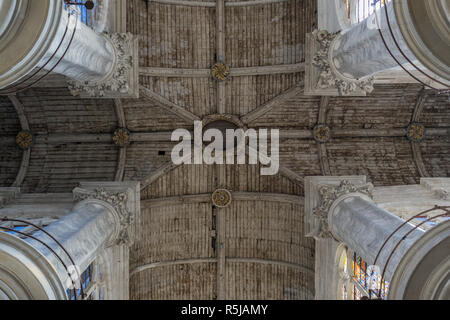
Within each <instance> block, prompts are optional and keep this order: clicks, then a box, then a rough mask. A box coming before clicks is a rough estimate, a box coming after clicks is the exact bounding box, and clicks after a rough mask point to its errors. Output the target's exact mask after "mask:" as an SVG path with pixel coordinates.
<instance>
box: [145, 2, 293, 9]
mask: <svg viewBox="0 0 450 320" xmlns="http://www.w3.org/2000/svg"><path fill="white" fill-rule="evenodd" d="M150 1H151V2H154V3H160V4H167V5H176V6H189V7H207V8H214V7H215V6H216V2H212V1H205V2H201V1H194V0H191V1H187V0H150ZM288 1H289V0H250V1H238V2H231V1H226V2H225V6H226V7H247V6H258V5H268V4H272V3H280V2H288Z"/></svg>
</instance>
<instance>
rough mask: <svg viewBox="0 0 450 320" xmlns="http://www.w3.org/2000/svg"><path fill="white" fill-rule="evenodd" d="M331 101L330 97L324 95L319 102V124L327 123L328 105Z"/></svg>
mask: <svg viewBox="0 0 450 320" xmlns="http://www.w3.org/2000/svg"><path fill="white" fill-rule="evenodd" d="M329 103H330V97H328V96H324V97H321V98H320V104H319V122H318V123H319V124H326V123H327V113H328V105H329Z"/></svg>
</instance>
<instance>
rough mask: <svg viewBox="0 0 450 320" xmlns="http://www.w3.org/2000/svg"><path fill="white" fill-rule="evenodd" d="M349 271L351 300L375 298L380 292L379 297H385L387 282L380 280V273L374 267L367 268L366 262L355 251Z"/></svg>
mask: <svg viewBox="0 0 450 320" xmlns="http://www.w3.org/2000/svg"><path fill="white" fill-rule="evenodd" d="M351 273H352V277H351V280H352V299H353V300H361V299H362V298H363V297H368V298H371V299H375V298H377V297H378V294H379V293H380V292H381V295H380V297H381V299H386V298H387V293H388V290H389V282H387V281H383V282H381V274H380V273H379V272H378V271H377V270H376V269H369V265H368V264H367V262H365V261H364V259H363V258H361V257H360V256H359V255H358V254H356V253H353V256H352V265H351Z"/></svg>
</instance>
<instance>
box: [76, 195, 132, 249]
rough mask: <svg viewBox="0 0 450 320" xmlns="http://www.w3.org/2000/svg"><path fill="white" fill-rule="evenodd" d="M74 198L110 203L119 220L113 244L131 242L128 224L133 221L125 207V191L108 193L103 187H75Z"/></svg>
mask: <svg viewBox="0 0 450 320" xmlns="http://www.w3.org/2000/svg"><path fill="white" fill-rule="evenodd" d="M74 199H75V201H83V200H88V199H96V200H100V201H104V202H106V203H108V204H110V205H111V206H112V207H113V208H114V209H115V213H114V214H116V213H117V216H116V218H117V220H118V222H119V234H118V236H117V238H116V240H115V244H117V245H121V244H127V245H129V244H130V243H131V240H130V239H131V235H130V226H131V224H133V223H134V216H133V214H131V213H130V212H129V211H128V209H127V205H126V204H127V201H128V195H127V194H126V193H124V192H120V193H117V194H110V193H108V192H106V191H105V189H103V188H98V189H95V191H93V192H91V191H87V190H84V189H80V188H76V189H75V190H74Z"/></svg>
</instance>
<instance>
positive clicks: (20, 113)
mask: <svg viewBox="0 0 450 320" xmlns="http://www.w3.org/2000/svg"><path fill="white" fill-rule="evenodd" d="M8 98H9V100H10V101H11V103H12V104H13V106H14V109H15V110H16V112H17V116H18V117H19V121H20V126H21V128H22V130H26V131H29V130H30V126H29V124H28V119H27V117H26V116H25V110H24V107H23V104H22V102H20V100H19V99H18V98H17V96H15V95H8Z"/></svg>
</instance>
